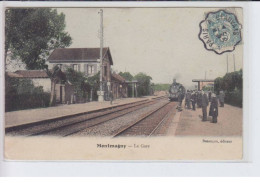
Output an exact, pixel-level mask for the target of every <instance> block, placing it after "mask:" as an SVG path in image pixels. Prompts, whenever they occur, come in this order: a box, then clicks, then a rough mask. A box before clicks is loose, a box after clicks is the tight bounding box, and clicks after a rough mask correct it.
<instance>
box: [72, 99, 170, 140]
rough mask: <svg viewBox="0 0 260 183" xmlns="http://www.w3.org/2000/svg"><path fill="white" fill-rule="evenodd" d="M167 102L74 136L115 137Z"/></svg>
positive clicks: (142, 109)
mask: <svg viewBox="0 0 260 183" xmlns="http://www.w3.org/2000/svg"><path fill="white" fill-rule="evenodd" d="M167 102H168V101H167V100H166V99H163V100H160V101H159V102H157V103H155V104H153V105H149V106H147V107H143V108H141V109H139V110H138V111H134V112H131V113H128V114H126V115H124V116H121V117H119V118H116V119H113V120H109V121H106V123H102V124H100V125H96V126H93V127H90V128H87V129H85V130H83V131H80V132H79V133H77V134H74V136H113V134H115V133H116V132H118V131H120V130H121V129H123V128H125V127H127V126H128V125H129V124H131V123H132V122H133V121H135V120H137V119H138V118H140V117H141V116H143V115H144V114H146V113H148V112H149V111H152V110H154V109H156V108H158V107H159V106H162V105H163V104H165V103H167Z"/></svg>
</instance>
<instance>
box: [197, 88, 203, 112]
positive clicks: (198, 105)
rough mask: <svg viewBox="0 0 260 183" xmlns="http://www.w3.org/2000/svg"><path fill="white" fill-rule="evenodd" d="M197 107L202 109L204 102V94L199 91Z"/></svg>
mask: <svg viewBox="0 0 260 183" xmlns="http://www.w3.org/2000/svg"><path fill="white" fill-rule="evenodd" d="M197 99H198V100H197V107H198V108H201V100H202V94H201V91H198V95H197Z"/></svg>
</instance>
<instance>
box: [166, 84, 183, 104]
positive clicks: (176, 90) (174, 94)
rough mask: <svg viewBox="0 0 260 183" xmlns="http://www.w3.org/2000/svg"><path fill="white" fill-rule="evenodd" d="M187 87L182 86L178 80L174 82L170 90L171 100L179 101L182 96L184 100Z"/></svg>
mask: <svg viewBox="0 0 260 183" xmlns="http://www.w3.org/2000/svg"><path fill="white" fill-rule="evenodd" d="M185 91H186V90H185V87H184V86H183V85H182V84H180V83H177V82H176V80H175V79H174V80H173V83H172V84H171V86H170V88H169V100H170V101H177V100H178V97H179V95H181V96H182V97H183V98H184V96H185Z"/></svg>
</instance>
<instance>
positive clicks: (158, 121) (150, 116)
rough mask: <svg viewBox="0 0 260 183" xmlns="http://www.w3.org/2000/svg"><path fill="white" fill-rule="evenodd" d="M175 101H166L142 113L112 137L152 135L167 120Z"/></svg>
mask: <svg viewBox="0 0 260 183" xmlns="http://www.w3.org/2000/svg"><path fill="white" fill-rule="evenodd" d="M175 107H176V103H173V102H167V103H166V104H164V105H162V106H160V107H158V108H156V109H155V110H153V111H151V112H149V113H147V114H145V115H143V116H142V117H141V118H139V119H138V120H136V121H134V122H133V123H132V124H130V125H129V126H127V127H125V128H123V129H121V130H119V131H118V132H117V133H116V134H114V135H113V137H119V136H120V137H121V136H148V137H149V136H152V135H154V134H155V132H156V131H157V129H158V128H160V127H161V126H162V125H163V124H164V122H165V121H167V120H169V118H170V115H171V114H172V111H173V110H174V109H175Z"/></svg>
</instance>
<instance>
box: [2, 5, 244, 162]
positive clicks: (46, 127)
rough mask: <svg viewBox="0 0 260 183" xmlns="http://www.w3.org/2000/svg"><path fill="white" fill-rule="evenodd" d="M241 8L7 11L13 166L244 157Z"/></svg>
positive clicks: (8, 151) (8, 142)
mask: <svg viewBox="0 0 260 183" xmlns="http://www.w3.org/2000/svg"><path fill="white" fill-rule="evenodd" d="M243 28H244V23H243V8H241V7H227V8H225V7H221V8H216V7H214V8H210V7H167V8H159V7H142V8H137V7H114V8H113V7H103V8H101V7H84V8H83V7H81V8H59V7H57V8H54V7H52V8H45V7H41V8H40V7H38V8H37V7H31V8H30V7H19V8H15V7H8V8H6V9H5V43H4V45H5V50H4V51H5V53H4V55H5V57H4V63H5V68H4V73H5V91H4V93H5V115H4V121H5V138H4V143H5V145H4V153H5V159H7V160H243V61H244V60H243V47H244V46H243V43H244V40H243V38H244V36H243Z"/></svg>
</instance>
